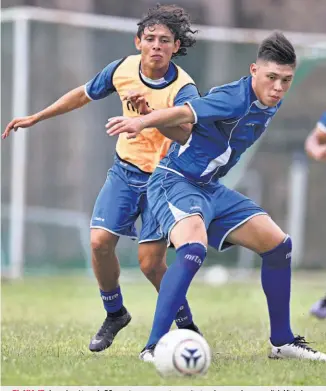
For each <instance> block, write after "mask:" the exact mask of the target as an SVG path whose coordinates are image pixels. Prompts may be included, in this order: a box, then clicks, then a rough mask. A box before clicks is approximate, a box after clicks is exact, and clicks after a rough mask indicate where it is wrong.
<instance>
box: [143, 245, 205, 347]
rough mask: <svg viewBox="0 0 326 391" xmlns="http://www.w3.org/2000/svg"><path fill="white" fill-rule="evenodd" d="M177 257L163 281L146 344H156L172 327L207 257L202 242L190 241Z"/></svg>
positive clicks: (181, 248) (180, 248) (177, 252)
mask: <svg viewBox="0 0 326 391" xmlns="http://www.w3.org/2000/svg"><path fill="white" fill-rule="evenodd" d="M176 254H177V259H176V260H175V262H174V263H173V264H172V265H171V266H170V267H169V268H168V270H167V271H166V273H165V274H164V277H163V279H162V282H161V287H160V292H159V295H158V299H157V304H156V310H155V316H154V322H153V326H152V331H151V335H150V337H149V340H148V342H147V345H146V346H150V345H153V344H156V343H157V342H158V341H159V339H160V338H161V337H162V336H163V335H164V334H166V333H167V332H168V331H169V330H170V327H171V324H172V322H173V319H174V318H175V316H176V314H177V312H178V309H179V308H180V306H181V304H182V303H184V302H185V298H186V294H187V290H188V288H189V285H190V283H191V281H192V279H193V278H194V276H195V274H196V273H197V271H198V270H199V268H200V266H201V264H202V263H203V261H204V259H205V257H206V247H205V246H204V245H203V244H201V243H188V244H185V245H183V246H181V247H179V248H178V250H177V251H176Z"/></svg>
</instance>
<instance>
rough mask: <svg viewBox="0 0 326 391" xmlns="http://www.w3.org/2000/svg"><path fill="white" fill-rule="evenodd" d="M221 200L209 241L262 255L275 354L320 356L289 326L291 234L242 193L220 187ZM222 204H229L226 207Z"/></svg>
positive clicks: (263, 280) (217, 245) (220, 247)
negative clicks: (295, 335) (241, 247)
mask: <svg viewBox="0 0 326 391" xmlns="http://www.w3.org/2000/svg"><path fill="white" fill-rule="evenodd" d="M223 199H224V200H225V202H223ZM218 201H219V202H218V203H216V211H217V214H216V216H217V218H216V219H215V220H214V221H212V223H211V224H210V227H209V229H208V242H209V244H210V245H212V246H213V247H215V248H217V249H219V250H221V249H223V248H224V247H225V246H226V247H227V246H230V245H232V244H236V245H241V246H244V247H246V248H249V249H250V250H252V251H255V252H256V253H258V254H260V256H261V257H262V272H261V281H262V286H263V289H264V292H265V295H266V298H267V303H268V310H269V316H270V326H271V343H272V345H273V347H272V354H273V355H274V356H276V355H277V357H282V355H284V356H287V357H299V356H300V357H302V358H311V359H321V358H320V357H322V356H320V353H318V352H317V353H316V354H315V352H314V351H313V350H311V349H310V348H309V347H308V346H307V345H306V343H305V341H304V339H302V338H301V337H298V338H295V337H294V335H293V333H292V330H291V326H290V293H291V250H292V243H291V238H290V237H289V236H288V235H286V234H285V233H284V232H283V231H282V230H281V229H280V228H279V227H278V225H277V224H275V223H274V221H273V220H272V219H271V218H270V217H269V216H268V215H267V214H264V211H263V210H262V209H261V208H259V207H258V206H257V205H256V204H255V203H254V202H252V201H251V200H249V199H248V198H246V197H244V196H243V195H241V194H240V193H237V192H235V191H232V190H229V189H227V188H225V187H224V189H223V188H221V193H220V197H219V199H218ZM223 204H226V205H227V208H224V210H222V209H221V205H223ZM275 352H279V353H277V354H276V353H275ZM308 356H309V357H308ZM325 357H326V356H325Z"/></svg>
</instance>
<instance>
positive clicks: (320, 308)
mask: <svg viewBox="0 0 326 391" xmlns="http://www.w3.org/2000/svg"><path fill="white" fill-rule="evenodd" d="M310 313H311V314H312V315H314V316H315V317H316V318H318V319H326V295H325V296H324V297H322V298H321V299H320V300H318V301H317V302H316V303H315V304H314V305H313V306H312V307H311V309H310Z"/></svg>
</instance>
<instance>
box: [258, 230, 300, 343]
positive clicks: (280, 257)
mask: <svg viewBox="0 0 326 391" xmlns="http://www.w3.org/2000/svg"><path fill="white" fill-rule="evenodd" d="M291 250H292V242H291V238H290V237H289V236H287V237H286V238H285V239H284V241H283V242H282V243H281V244H279V245H278V246H277V247H275V248H274V249H273V250H270V251H268V252H266V253H263V254H261V256H262V258H263V264H262V269H261V282H262V286H263V289H264V292H265V295H266V298H267V304H268V311H269V319H270V327H271V342H272V344H273V345H274V346H281V345H284V344H286V343H289V342H292V341H293V340H294V335H293V333H292V330H291V326H290V295H291Z"/></svg>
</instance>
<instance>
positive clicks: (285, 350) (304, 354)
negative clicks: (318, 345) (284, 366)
mask: <svg viewBox="0 0 326 391" xmlns="http://www.w3.org/2000/svg"><path fill="white" fill-rule="evenodd" d="M271 345H272V350H271V352H270V354H269V356H268V357H269V358H276V359H277V358H298V359H303V360H315V361H326V354H324V353H321V352H318V351H317V350H313V349H311V347H309V346H308V342H307V341H306V340H305V338H304V337H300V336H299V335H298V336H297V337H295V338H294V341H293V342H291V343H288V344H285V345H282V346H274V345H273V344H271Z"/></svg>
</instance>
